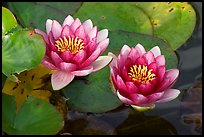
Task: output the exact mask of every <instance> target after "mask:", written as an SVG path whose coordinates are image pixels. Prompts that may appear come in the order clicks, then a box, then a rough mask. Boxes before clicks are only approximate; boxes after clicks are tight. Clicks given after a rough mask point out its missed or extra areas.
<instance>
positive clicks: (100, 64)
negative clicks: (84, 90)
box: [92, 56, 112, 72]
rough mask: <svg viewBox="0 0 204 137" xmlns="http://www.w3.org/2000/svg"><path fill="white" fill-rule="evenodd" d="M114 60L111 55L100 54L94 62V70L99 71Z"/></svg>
mask: <svg viewBox="0 0 204 137" xmlns="http://www.w3.org/2000/svg"><path fill="white" fill-rule="evenodd" d="M111 60H112V57H111V56H100V57H98V59H96V61H94V62H93V63H92V66H93V72H95V71H98V70H100V69H102V68H104V67H105V66H106V65H108V63H110V61H111Z"/></svg>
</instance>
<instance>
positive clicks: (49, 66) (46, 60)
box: [42, 57, 58, 70]
mask: <svg viewBox="0 0 204 137" xmlns="http://www.w3.org/2000/svg"><path fill="white" fill-rule="evenodd" d="M42 64H43V65H44V66H45V67H47V68H49V69H52V70H58V68H57V67H55V65H53V64H52V62H51V60H50V59H48V58H45V57H44V58H43V60H42Z"/></svg>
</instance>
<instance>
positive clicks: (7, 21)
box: [2, 7, 18, 36]
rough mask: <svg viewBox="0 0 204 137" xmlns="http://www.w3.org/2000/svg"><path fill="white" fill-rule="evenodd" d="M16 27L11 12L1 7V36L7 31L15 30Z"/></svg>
mask: <svg viewBox="0 0 204 137" xmlns="http://www.w3.org/2000/svg"><path fill="white" fill-rule="evenodd" d="M17 25H18V23H17V21H16V18H15V17H14V15H13V14H12V13H11V11H10V10H9V9H7V8H5V7H2V36H3V35H5V34H6V33H7V32H8V31H10V30H11V29H13V28H15V27H16V26H17Z"/></svg>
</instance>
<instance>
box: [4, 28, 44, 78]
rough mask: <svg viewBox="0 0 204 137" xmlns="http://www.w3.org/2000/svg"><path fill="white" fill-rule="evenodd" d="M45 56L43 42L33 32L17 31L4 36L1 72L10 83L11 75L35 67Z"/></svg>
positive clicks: (39, 36) (12, 76) (40, 37)
mask: <svg viewBox="0 0 204 137" xmlns="http://www.w3.org/2000/svg"><path fill="white" fill-rule="evenodd" d="M44 54H45V42H44V40H43V38H42V36H41V35H39V34H36V33H35V32H34V31H33V30H26V29H25V30H18V31H15V32H14V33H11V34H9V35H6V36H5V37H4V40H3V41H2V72H3V73H4V75H6V76H7V77H9V78H10V79H11V80H12V81H18V78H17V77H16V76H14V75H13V73H18V74H19V73H21V72H23V71H25V70H28V69H31V68H34V67H36V66H37V65H39V64H40V63H41V60H42V58H43V56H44Z"/></svg>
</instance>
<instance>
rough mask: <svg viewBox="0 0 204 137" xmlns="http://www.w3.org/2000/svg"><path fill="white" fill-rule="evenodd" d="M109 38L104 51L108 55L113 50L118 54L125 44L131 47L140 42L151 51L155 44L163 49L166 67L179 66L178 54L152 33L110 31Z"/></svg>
mask: <svg viewBox="0 0 204 137" xmlns="http://www.w3.org/2000/svg"><path fill="white" fill-rule="evenodd" d="M109 39H111V41H110V44H109V46H108V48H107V49H106V51H105V52H104V54H105V55H107V53H108V52H112V53H114V54H115V55H118V54H119V53H120V50H121V48H122V47H123V45H125V44H126V45H128V46H130V47H135V46H136V45H137V44H138V43H140V44H141V45H143V46H144V48H145V49H146V51H149V50H150V49H151V48H153V47H155V46H159V48H160V49H161V54H163V55H164V56H165V59H166V68H167V69H171V68H176V67H177V64H178V59H177V55H176V54H175V52H174V51H173V50H172V49H171V48H170V47H169V46H168V45H167V43H166V42H165V41H164V40H162V39H159V38H156V37H154V36H151V35H145V34H140V33H131V32H126V31H112V32H109Z"/></svg>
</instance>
